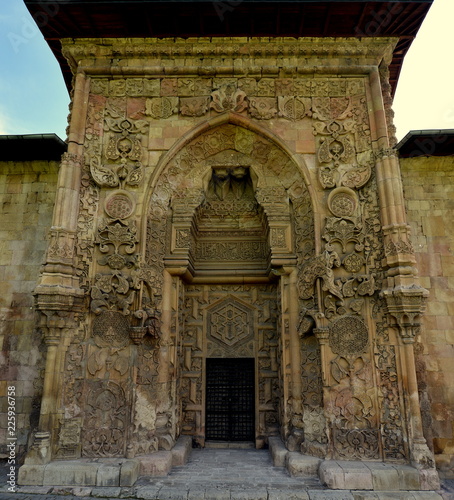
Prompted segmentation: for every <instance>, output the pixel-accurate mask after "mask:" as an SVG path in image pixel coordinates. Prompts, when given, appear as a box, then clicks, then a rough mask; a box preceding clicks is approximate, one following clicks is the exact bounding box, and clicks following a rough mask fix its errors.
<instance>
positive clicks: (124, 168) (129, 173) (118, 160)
mask: <svg viewBox="0 0 454 500" xmlns="http://www.w3.org/2000/svg"><path fill="white" fill-rule="evenodd" d="M113 113H114V114H115V116H116V113H117V112H116V110H115V112H113ZM147 126H148V123H147V122H145V121H144V120H136V121H133V120H128V119H126V118H122V117H120V118H112V117H106V119H105V125H104V128H105V130H106V131H111V132H113V133H114V135H111V136H110V138H109V141H108V143H107V147H106V150H105V154H104V156H105V158H106V160H107V161H109V162H110V163H104V162H103V161H102V159H101V155H99V154H94V155H90V156H91V159H90V172H91V175H92V176H93V179H94V181H95V182H96V184H98V186H105V187H118V186H119V187H121V188H122V187H123V186H124V185H129V186H137V185H138V184H140V182H141V180H142V177H143V168H142V164H141V163H140V159H141V156H142V145H141V142H140V139H139V137H138V133H139V132H142V131H143V130H144V128H145V127H147Z"/></svg>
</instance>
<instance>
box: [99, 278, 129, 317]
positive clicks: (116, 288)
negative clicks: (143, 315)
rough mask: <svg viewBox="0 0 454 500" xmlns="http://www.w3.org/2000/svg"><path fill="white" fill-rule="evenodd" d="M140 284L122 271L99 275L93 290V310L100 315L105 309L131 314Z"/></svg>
mask: <svg viewBox="0 0 454 500" xmlns="http://www.w3.org/2000/svg"><path fill="white" fill-rule="evenodd" d="M137 287H138V283H137V282H134V281H133V278H132V277H130V276H125V275H124V274H122V273H121V272H120V271H113V272H112V273H109V274H97V275H96V276H95V282H94V284H93V286H92V288H91V299H92V301H91V310H92V311H93V312H94V313H95V314H100V313H101V312H102V311H103V309H104V308H105V309H107V310H111V311H121V312H122V313H123V314H124V315H128V314H129V313H130V310H129V309H130V306H131V304H132V302H133V300H134V295H135V291H136V289H137Z"/></svg>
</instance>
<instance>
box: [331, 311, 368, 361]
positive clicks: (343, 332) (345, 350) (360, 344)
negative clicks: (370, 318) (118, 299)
mask: <svg viewBox="0 0 454 500" xmlns="http://www.w3.org/2000/svg"><path fill="white" fill-rule="evenodd" d="M329 345H330V347H331V350H332V351H333V352H334V353H335V354H339V355H341V356H357V355H359V354H361V353H363V352H364V351H365V350H366V349H367V347H368V345H369V333H368V331H367V326H366V324H365V323H364V321H363V320H361V319H359V318H357V317H356V316H344V317H342V318H338V319H337V320H336V321H334V323H331V325H330V327H329Z"/></svg>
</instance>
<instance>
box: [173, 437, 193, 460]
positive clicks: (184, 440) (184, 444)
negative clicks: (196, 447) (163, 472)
mask: <svg viewBox="0 0 454 500" xmlns="http://www.w3.org/2000/svg"><path fill="white" fill-rule="evenodd" d="M191 450H192V438H191V436H180V437H179V438H178V440H177V442H176V443H175V446H174V447H173V448H172V450H171V451H172V467H176V466H178V465H184V464H185V463H186V462H187V461H188V458H189V455H190V453H191Z"/></svg>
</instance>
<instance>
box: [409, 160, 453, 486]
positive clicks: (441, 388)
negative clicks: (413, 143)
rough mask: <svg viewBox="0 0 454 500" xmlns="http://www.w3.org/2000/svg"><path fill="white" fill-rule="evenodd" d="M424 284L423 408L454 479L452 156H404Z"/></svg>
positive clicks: (442, 464) (438, 453)
mask: <svg viewBox="0 0 454 500" xmlns="http://www.w3.org/2000/svg"><path fill="white" fill-rule="evenodd" d="M400 163H401V168H402V179H403V186H404V193H405V199H406V207H407V213H408V219H409V220H410V221H411V222H410V225H411V228H412V234H413V245H414V249H415V256H416V262H417V267H418V270H419V275H420V280H421V284H422V285H423V286H424V287H425V288H427V290H429V292H430V295H429V299H428V304H427V310H426V313H425V315H424V319H423V323H422V330H421V334H420V337H419V338H418V341H417V343H416V344H415V347H416V348H417V350H416V352H417V365H416V366H417V370H418V375H419V387H420V391H421V408H422V414H423V422H424V427H425V429H426V430H427V431H428V434H427V436H426V437H427V439H428V442H430V443H431V442H433V447H434V452H435V460H436V462H437V467H438V468H439V470H440V471H441V472H442V473H443V474H445V475H446V476H447V477H451V478H452V477H453V471H454V462H453V452H454V449H453V443H454V441H453V432H454V413H453V411H454V391H453V386H454V346H453V344H454V337H453V335H454V256H453V248H454V223H453V218H452V213H453V208H454V206H453V200H454V160H453V158H452V156H447V157H441V158H440V157H431V158H427V157H413V158H403V159H401V160H400Z"/></svg>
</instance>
